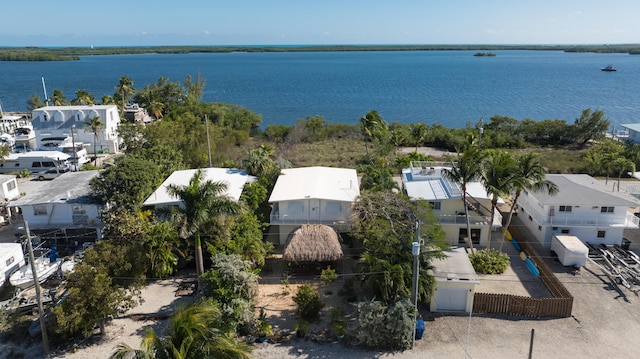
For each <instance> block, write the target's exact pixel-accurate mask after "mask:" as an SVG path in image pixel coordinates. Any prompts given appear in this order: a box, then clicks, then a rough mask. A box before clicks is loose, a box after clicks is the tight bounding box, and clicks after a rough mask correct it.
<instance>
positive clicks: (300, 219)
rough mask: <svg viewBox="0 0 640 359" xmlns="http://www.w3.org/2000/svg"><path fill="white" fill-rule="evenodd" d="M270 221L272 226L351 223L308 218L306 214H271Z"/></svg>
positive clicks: (347, 219)
mask: <svg viewBox="0 0 640 359" xmlns="http://www.w3.org/2000/svg"><path fill="white" fill-rule="evenodd" d="M269 221H270V223H271V224H272V225H279V224H309V223H312V224H327V225H331V224H347V223H348V222H349V218H348V217H345V218H316V217H311V216H308V215H307V214H306V213H301V214H298V215H291V214H282V215H280V213H278V212H271V215H270V216H269Z"/></svg>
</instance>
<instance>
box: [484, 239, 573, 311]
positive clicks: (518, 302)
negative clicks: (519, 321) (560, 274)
mask: <svg viewBox="0 0 640 359" xmlns="http://www.w3.org/2000/svg"><path fill="white" fill-rule="evenodd" d="M510 231H511V233H512V234H513V235H514V237H515V238H521V239H523V238H525V237H522V235H521V234H520V233H518V231H517V230H515V231H513V230H512V229H510ZM514 232H515V233H514ZM518 244H520V247H521V248H522V250H523V251H524V252H525V253H526V254H527V256H528V257H529V258H531V260H533V261H534V262H535V263H536V264H537V265H538V269H540V280H542V283H544V285H545V287H547V289H548V290H549V293H551V295H552V297H546V298H532V297H523V296H518V295H511V294H493V293H475V294H474V296H473V311H474V312H475V313H496V314H507V315H515V316H523V317H536V318H540V317H554V318H568V317H570V316H571V309H572V307H573V296H572V295H571V293H569V291H568V290H567V288H565V286H564V285H563V284H562V283H561V282H560V280H558V278H557V277H556V276H555V274H554V273H553V271H552V270H551V268H549V266H548V265H547V264H546V263H545V262H544V260H542V258H540V256H538V253H537V252H536V250H535V249H534V248H533V247H532V246H530V245H529V244H528V243H527V242H526V241H522V240H521V241H518Z"/></svg>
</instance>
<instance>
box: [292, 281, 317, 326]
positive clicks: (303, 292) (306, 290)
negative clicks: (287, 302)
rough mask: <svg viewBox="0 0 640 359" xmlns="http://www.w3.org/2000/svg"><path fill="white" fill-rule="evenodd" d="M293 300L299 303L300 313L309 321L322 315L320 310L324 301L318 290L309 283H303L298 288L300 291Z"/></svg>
mask: <svg viewBox="0 0 640 359" xmlns="http://www.w3.org/2000/svg"><path fill="white" fill-rule="evenodd" d="M293 301H294V302H295V303H296V304H297V305H298V311H297V313H298V315H299V316H300V317H301V318H302V319H304V320H308V321H314V320H316V319H318V317H319V316H320V311H321V310H322V308H323V307H324V303H323V302H322V299H321V298H320V294H319V293H318V291H317V290H315V289H313V288H311V286H310V285H308V284H303V285H301V286H300V287H299V288H298V292H297V293H296V295H295V296H294V297H293Z"/></svg>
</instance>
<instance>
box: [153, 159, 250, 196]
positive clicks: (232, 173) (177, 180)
mask: <svg viewBox="0 0 640 359" xmlns="http://www.w3.org/2000/svg"><path fill="white" fill-rule="evenodd" d="M196 171H197V170H195V169H193V170H183V171H175V172H173V173H172V174H171V175H170V176H169V177H167V179H166V180H165V181H164V182H163V183H162V185H160V187H158V189H156V190H155V192H153V193H152V194H151V196H149V198H147V200H146V201H144V205H145V206H156V205H179V204H180V203H181V202H182V201H180V200H179V199H178V198H176V197H172V196H171V195H169V193H168V192H167V187H169V185H176V186H187V185H189V181H190V180H191V178H192V177H193V175H194V174H195V173H196ZM202 172H203V174H204V180H205V181H212V182H224V183H226V184H227V192H226V193H224V194H223V195H227V196H229V197H230V198H232V199H233V200H235V201H238V200H240V194H242V189H243V187H244V185H245V183H247V181H248V179H249V176H248V175H247V173H246V172H245V171H242V170H238V169H231V168H214V167H212V168H202Z"/></svg>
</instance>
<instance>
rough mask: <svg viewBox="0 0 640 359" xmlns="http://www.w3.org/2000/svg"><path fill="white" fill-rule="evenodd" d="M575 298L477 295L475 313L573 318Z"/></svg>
mask: <svg viewBox="0 0 640 359" xmlns="http://www.w3.org/2000/svg"><path fill="white" fill-rule="evenodd" d="M572 305H573V298H532V297H523V296H519V295H512V294H495V293H475V294H474V296H473V312H474V313H494V314H506V315H515V316H522V317H534V318H545V317H546V318H549V317H553V318H566V317H570V316H571V307H572Z"/></svg>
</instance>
